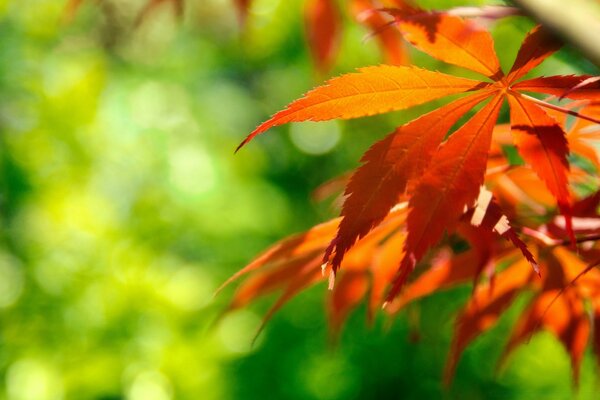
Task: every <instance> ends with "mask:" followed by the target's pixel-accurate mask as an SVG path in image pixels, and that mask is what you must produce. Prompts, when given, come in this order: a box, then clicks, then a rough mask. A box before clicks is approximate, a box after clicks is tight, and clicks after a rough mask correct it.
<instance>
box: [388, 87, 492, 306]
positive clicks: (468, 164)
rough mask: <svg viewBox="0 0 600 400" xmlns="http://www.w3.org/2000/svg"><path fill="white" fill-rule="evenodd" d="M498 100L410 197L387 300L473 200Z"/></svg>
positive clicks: (451, 143)
mask: <svg viewBox="0 0 600 400" xmlns="http://www.w3.org/2000/svg"><path fill="white" fill-rule="evenodd" d="M501 104H502V97H500V96H496V97H494V98H493V99H492V100H491V101H490V102H489V103H488V104H487V105H486V106H485V107H484V108H482V109H481V110H480V111H479V112H478V113H477V114H475V115H474V116H473V117H472V118H471V119H470V120H469V121H468V122H467V123H465V124H464V125H463V126H462V127H460V129H458V130H457V131H456V132H455V133H454V134H453V135H452V136H450V139H449V140H448V142H447V143H446V144H445V145H444V146H443V147H442V148H441V149H440V150H439V151H438V152H437V153H436V154H435V155H434V157H433V159H432V161H431V167H430V168H429V169H428V170H427V171H426V172H425V173H424V175H423V177H422V179H421V180H420V182H419V184H418V186H417V188H416V190H415V193H414V194H413V196H412V197H411V199H410V203H409V205H410V212H409V215H408V219H407V230H408V236H407V238H406V243H405V256H404V259H403V260H402V264H401V266H400V271H399V272H400V275H399V276H398V278H397V279H396V282H395V283H394V287H393V288H392V290H391V291H390V294H389V295H388V300H392V299H393V298H394V297H395V296H396V295H397V294H398V292H399V290H400V288H401V287H402V284H403V283H404V281H405V279H406V276H407V274H408V273H410V271H412V269H413V268H414V265H415V264H416V262H417V261H418V260H420V259H421V257H423V255H424V254H425V252H426V251H427V250H428V249H429V247H431V246H432V245H434V244H435V243H436V242H437V241H438V240H439V239H440V238H441V236H442V234H443V233H444V230H445V229H452V228H453V227H454V226H455V225H456V223H457V222H458V219H459V217H460V215H461V214H462V213H463V210H464V207H465V206H466V205H470V204H472V203H473V202H474V200H475V199H476V198H477V194H478V193H479V187H480V186H481V185H482V184H483V178H484V174H485V167H486V161H487V152H488V149H489V147H490V143H491V139H492V131H493V129H494V124H495V123H496V120H497V118H498V113H499V112H500V106H501Z"/></svg>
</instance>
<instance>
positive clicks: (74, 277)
mask: <svg viewBox="0 0 600 400" xmlns="http://www.w3.org/2000/svg"><path fill="white" fill-rule="evenodd" d="M64 3H65V2H63V1H57V0H45V1H44V0H14V1H10V0H0V224H1V225H0V398H4V399H15V400H25V399H31V400H54V399H104V400H108V399H131V400H168V399H202V400H205V399H206V400H210V399H244V400H246V399H248V400H250V399H324V400H330V399H366V398H414V399H434V398H456V399H534V398H537V399H541V398H543V399H570V398H581V399H592V398H596V396H595V395H594V393H595V392H596V391H598V390H600V386H599V385H598V384H597V376H598V375H597V374H598V370H597V368H596V367H595V360H594V359H593V357H592V355H591V353H590V354H586V356H585V359H584V365H583V369H582V377H581V384H580V388H579V390H578V391H573V389H572V379H571V371H570V366H569V361H568V357H567V355H566V354H565V351H564V350H563V349H562V348H561V346H560V345H559V343H558V342H557V341H556V340H555V339H554V338H553V337H552V336H551V335H550V334H548V333H542V334H539V335H537V336H535V337H534V338H533V339H532V340H531V342H530V343H529V344H528V345H527V346H523V347H521V348H519V349H518V350H517V351H516V352H515V353H514V354H513V355H512V356H511V357H510V358H509V361H508V364H507V365H506V366H505V367H504V368H503V369H500V371H496V360H497V359H498V357H499V355H500V354H501V351H502V347H503V345H504V344H505V341H506V339H507V335H508V333H509V332H510V329H511V327H512V325H513V323H514V321H515V317H516V316H517V315H518V312H519V310H520V309H522V307H523V305H524V304H525V302H526V301H527V297H528V296H527V294H524V295H523V296H522V297H521V298H520V299H519V301H518V302H517V304H515V305H514V306H513V307H512V308H511V309H510V310H509V311H508V312H507V314H506V315H505V316H503V317H502V318H501V320H500V322H499V324H498V326H497V327H495V328H494V329H493V330H491V331H490V332H489V333H487V334H486V335H484V336H483V337H482V338H480V339H478V340H476V341H475V343H474V344H473V345H472V346H471V347H470V348H469V349H468V350H467V351H466V352H465V354H464V355H463V358H462V360H461V362H460V363H459V366H458V370H457V376H456V378H455V380H454V383H453V385H452V387H451V388H449V389H448V390H444V389H443V388H442V385H441V383H440V382H441V376H442V371H443V366H444V362H445V358H446V354H447V351H448V349H449V345H450V340H451V333H452V328H453V317H454V316H455V315H456V313H457V311H458V310H459V309H460V307H461V305H462V304H463V303H464V301H465V300H466V299H467V298H468V296H469V293H470V288H468V287H465V288H458V289H455V290H452V291H448V292H444V293H440V294H438V295H436V296H433V297H431V298H427V299H424V300H422V301H420V302H419V303H417V304H415V305H413V306H411V307H410V308H409V309H408V310H407V311H406V312H404V313H403V314H401V315H400V316H398V317H397V318H396V319H395V320H394V321H387V320H385V318H383V316H379V317H378V319H377V320H376V321H375V324H374V326H373V327H371V328H369V327H367V326H366V322H365V318H364V315H365V310H364V307H360V308H359V310H358V311H357V312H356V313H354V314H353V315H352V316H351V318H350V320H349V322H348V324H347V325H346V326H345V328H344V331H343V333H342V335H341V338H340V340H339V343H337V344H335V345H332V344H331V343H330V341H329V340H328V331H327V324H326V318H325V311H324V309H323V304H324V298H325V296H326V288H325V286H324V285H318V286H316V287H314V288H312V289H310V290H308V291H307V292H305V293H302V294H301V295H300V296H298V298H296V299H294V300H293V301H292V302H291V303H290V304H288V305H287V306H286V307H284V309H283V310H282V311H281V312H279V313H278V314H277V315H276V316H275V317H274V319H273V320H272V321H271V322H270V323H269V324H268V325H267V328H266V329H265V331H264V332H263V333H262V335H261V336H260V337H259V338H258V340H257V342H256V344H255V345H254V346H252V345H251V341H252V338H253V336H254V334H255V332H256V329H257V327H258V326H259V324H260V320H261V316H262V314H263V313H264V312H265V311H266V310H267V308H268V306H269V304H270V301H269V300H272V299H273V298H268V299H265V300H263V301H259V302H258V303H256V304H255V305H253V306H251V307H249V308H248V309H245V310H240V311H237V312H235V313H232V314H229V315H227V316H225V317H224V318H222V319H220V320H218V321H217V317H218V316H219V315H220V313H221V312H222V311H223V310H224V309H225V307H226V305H227V302H228V299H229V298H230V297H231V295H232V293H233V291H234V288H233V287H232V288H227V289H226V290H225V291H224V292H223V293H221V294H220V295H219V296H217V297H216V298H213V293H214V291H215V290H216V288H217V287H218V286H219V285H220V283H222V282H223V281H224V280H225V279H226V278H227V277H228V276H230V275H231V274H232V273H234V272H235V271H236V270H238V269H240V268H241V267H243V266H244V265H245V263H247V262H248V261H249V260H251V259H252V257H253V256H255V255H256V254H258V253H259V252H260V251H262V250H263V249H265V248H266V247H267V246H268V245H269V244H271V243H273V242H275V241H276V240H278V239H280V238H282V237H284V236H286V235H288V234H291V233H294V232H299V231H302V230H304V229H307V228H309V227H310V226H312V225H314V224H316V223H319V222H322V221H324V220H326V219H329V218H331V217H333V216H335V215H336V210H335V209H334V208H333V207H332V206H331V205H330V204H329V203H328V202H324V203H322V204H317V203H315V202H314V201H312V200H311V193H312V191H313V190H314V189H315V188H316V187H317V186H318V185H319V184H321V183H323V182H325V181H327V180H328V179H330V178H333V177H335V176H337V175H340V174H342V173H344V172H347V171H349V170H351V169H352V168H354V167H356V166H357V165H358V160H359V158H360V155H361V154H362V152H364V150H365V149H366V148H367V147H368V146H369V145H370V144H371V143H372V142H373V141H374V140H376V139H378V138H380V137H382V136H383V135H384V134H385V133H387V132H389V131H391V130H392V129H393V128H394V126H396V125H397V124H399V123H401V122H403V121H407V120H409V119H411V118H413V117H415V116H417V115H419V114H420V113H422V112H424V111H426V110H429V109H431V108H432V107H434V106H435V104H432V105H426V106H422V107H417V108H415V109H413V110H409V111H406V112H402V113H392V114H390V115H385V116H378V117H373V118H368V119H360V120H354V121H348V122H331V123H327V124H321V125H317V124H310V123H307V124H296V125H293V126H291V127H290V126H284V127H278V128H275V129H273V130H272V131H270V132H268V133H267V134H265V135H262V136H261V137H259V138H257V139H256V140H255V141H254V142H252V143H251V144H250V145H248V146H247V147H246V148H244V149H243V150H242V151H241V152H239V153H238V154H237V155H235V156H234V155H233V150H234V149H235V147H236V145H237V144H238V143H239V142H240V141H241V140H242V138H243V137H244V136H245V135H246V134H248V133H249V132H250V131H251V130H252V129H253V128H254V127H255V126H256V125H257V124H258V123H259V122H261V121H262V120H264V119H265V118H267V117H268V116H269V115H270V114H272V113H273V112H275V111H276V110H278V109H280V108H281V107H283V106H284V105H285V104H286V103H288V102H289V101H291V100H292V99H294V98H297V97H298V96H300V95H301V94H302V93H303V92H305V91H307V90H308V89H310V88H311V87H313V86H314V85H316V84H318V83H320V82H322V81H323V79H325V78H326V77H325V76H318V74H316V73H315V72H314V69H313V67H312V63H311V61H310V59H309V58H308V51H307V49H306V44H305V39H304V33H303V22H302V20H301V12H302V1H300V0H293V1H290V0H255V4H254V5H253V8H252V10H251V13H250V16H249V19H248V21H247V26H246V29H245V31H244V32H243V33H242V32H241V31H240V27H239V26H238V24H237V21H236V18H235V10H234V9H233V8H232V6H231V4H230V2H229V1H228V0H197V1H194V0H188V1H187V2H186V11H185V15H184V17H183V20H181V21H178V20H177V19H176V18H175V17H174V16H173V14H172V12H171V10H169V7H168V6H164V7H163V8H160V9H158V10H157V11H156V12H155V13H153V14H152V15H151V16H150V17H149V18H148V19H147V20H146V21H144V22H143V24H142V25H141V26H140V27H138V28H137V29H134V28H133V27H132V20H133V18H134V15H135V11H136V10H138V9H139V7H140V6H141V5H142V4H143V1H138V0H127V1H110V0H106V1H105V3H106V4H112V5H114V7H112V8H110V7H109V8H106V7H100V6H98V5H96V2H94V1H87V2H84V4H83V6H82V8H81V9H80V10H79V11H78V13H77V15H76V16H75V18H74V19H73V21H72V22H70V23H68V24H66V23H64V22H61V21H62V19H61V18H62V15H63V6H64ZM475 3H477V4H479V2H475ZM340 4H345V2H342V1H340ZM423 4H425V2H423ZM473 4H474V3H473V2H467V1H465V2H458V1H453V2H441V1H440V2H432V1H427V2H426V4H425V5H426V6H437V7H442V8H445V7H449V6H455V5H473ZM531 25H532V24H531V22H529V21H527V20H525V19H524V18H512V19H507V20H505V21H502V22H500V23H499V24H498V25H496V26H495V27H494V28H493V32H494V35H495V38H496V39H497V48H498V49H499V50H500V58H501V62H502V64H503V66H505V67H507V66H509V65H510V63H511V62H512V60H513V58H514V55H515V54H516V51H517V49H518V46H519V43H520V41H521V40H522V38H523V36H524V34H525V32H526V31H527V29H529V27H531ZM366 33H367V31H366V30H365V29H363V28H362V27H360V26H358V25H356V24H355V23H354V22H352V21H351V19H350V18H349V17H348V16H346V21H345V30H344V36H343V41H342V48H341V53H340V56H339V58H338V60H337V62H336V64H335V67H334V70H333V71H332V72H331V73H330V75H336V74H339V73H344V72H349V71H351V70H353V69H354V68H356V67H359V66H364V65H371V64H377V63H380V62H381V60H380V58H379V54H378V52H377V45H376V43H375V41H374V40H369V41H366V42H363V37H364V35H365V34H366ZM413 57H414V62H415V63H416V64H418V65H420V66H423V67H427V68H431V69H437V70H443V71H446V72H449V73H460V71H458V69H457V68H453V67H449V66H445V65H443V64H441V63H439V62H436V61H433V60H431V59H430V58H428V57H425V56H423V55H422V54H419V53H417V52H413ZM538 72H539V73H542V74H544V73H545V74H550V73H552V74H561V73H581V72H593V73H594V72H596V71H594V70H593V68H592V67H591V66H590V64H589V63H587V62H585V61H584V60H583V59H582V58H580V56H578V54H577V52H576V51H575V50H573V49H565V50H563V51H561V52H560V53H559V54H558V55H557V56H556V57H554V58H552V59H551V60H549V61H547V62H546V63H545V64H544V65H543V66H542V67H541V68H540V69H539V70H538ZM390 322H391V323H390ZM588 353H589V351H588Z"/></svg>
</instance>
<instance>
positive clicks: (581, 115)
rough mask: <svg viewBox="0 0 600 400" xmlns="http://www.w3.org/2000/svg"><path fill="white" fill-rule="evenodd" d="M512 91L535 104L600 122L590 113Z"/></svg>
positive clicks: (596, 122)
mask: <svg viewBox="0 0 600 400" xmlns="http://www.w3.org/2000/svg"><path fill="white" fill-rule="evenodd" d="M510 92H511V94H513V95H515V96H518V97H521V98H523V99H525V100H528V101H531V102H532V103H535V104H537V105H539V106H542V107H544V108H549V109H551V110H554V111H558V112H561V113H564V114H568V115H572V116H574V117H577V118H581V119H585V120H587V121H590V122H593V123H595V124H600V119H598V118H594V117H590V116H589V115H585V114H581V113H578V112H577V111H573V110H570V109H568V108H565V107H561V106H557V105H554V104H550V103H547V102H545V101H544V100H540V99H536V98H535V97H531V96H528V95H526V94H523V93H520V92H517V91H513V90H511V91H510Z"/></svg>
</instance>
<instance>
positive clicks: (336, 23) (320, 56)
mask: <svg viewBox="0 0 600 400" xmlns="http://www.w3.org/2000/svg"><path fill="white" fill-rule="evenodd" d="M304 20H305V23H306V36H307V40H308V45H309V48H310V51H311V54H312V57H313V60H314V61H315V64H316V66H317V68H318V69H319V70H320V71H321V72H325V71H327V70H328V69H329V68H330V67H331V65H332V63H333V60H334V58H335V55H336V53H337V50H338V47H339V41H340V29H341V26H340V25H341V23H340V16H339V12H338V10H337V7H336V5H335V4H334V3H333V1H332V0H308V1H307V2H306V5H305V13H304Z"/></svg>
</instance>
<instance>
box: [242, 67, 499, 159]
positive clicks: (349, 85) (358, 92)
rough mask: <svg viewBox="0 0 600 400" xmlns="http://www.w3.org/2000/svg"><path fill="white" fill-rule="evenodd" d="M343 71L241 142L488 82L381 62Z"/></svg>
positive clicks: (419, 101) (422, 100) (416, 102)
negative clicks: (275, 129) (299, 124)
mask: <svg viewBox="0 0 600 400" xmlns="http://www.w3.org/2000/svg"><path fill="white" fill-rule="evenodd" d="M358 71H359V72H356V73H351V74H347V75H342V76H340V77H337V78H333V79H331V80H330V81H328V82H327V83H326V84H325V85H324V86H320V87H317V88H316V89H313V90H311V91H310V92H308V93H306V95H305V96H304V97H302V98H301V99H299V100H296V101H294V102H293V103H291V104H289V105H288V106H287V108H286V109H285V110H283V111H280V112H278V113H277V114H275V115H274V116H273V117H271V119H269V120H268V121H266V122H264V123H262V124H261V125H259V126H258V127H257V128H256V129H255V130H254V131H253V132H252V133H250V135H248V137H247V138H246V139H245V140H244V141H243V142H242V143H241V144H240V145H239V146H238V150H239V148H241V147H242V146H243V145H245V144H246V143H248V142H249V141H250V140H252V138H254V137H255V136H256V135H258V134H260V133H263V132H265V131H266V130H268V129H269V128H272V127H274V126H277V125H282V124H286V123H288V122H300V121H325V120H330V119H336V118H342V119H350V118H358V117H364V116H369V115H375V114H381V113H385V112H388V111H393V110H402V109H406V108H409V107H412V106H416V105H419V104H422V103H426V102H428V101H431V100H435V99H438V98H440V97H444V96H448V95H450V94H455V93H462V92H468V91H472V90H477V89H482V88H485V87H487V86H488V84H485V83H482V82H478V81H474V80H471V79H465V78H458V77H454V76H451V75H446V74H442V73H440V72H432V71H427V70H423V69H419V68H416V67H405V66H390V65H380V66H377V67H366V68H361V69H359V70H358Z"/></svg>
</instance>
